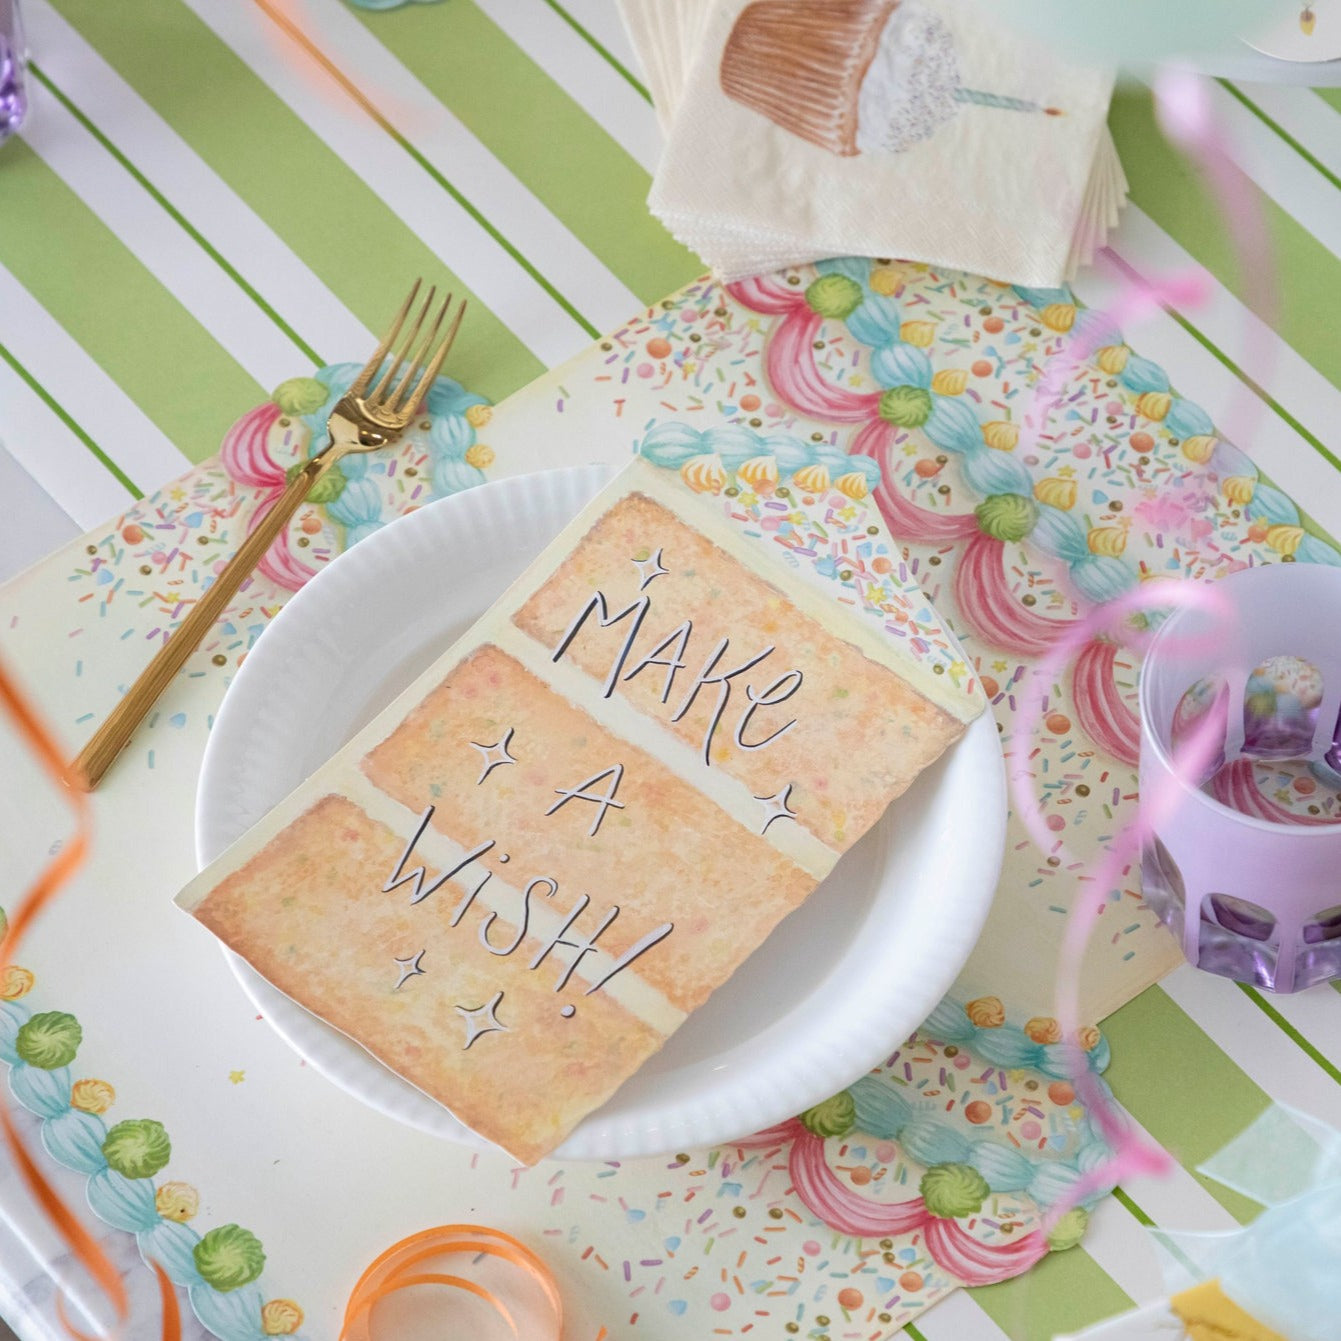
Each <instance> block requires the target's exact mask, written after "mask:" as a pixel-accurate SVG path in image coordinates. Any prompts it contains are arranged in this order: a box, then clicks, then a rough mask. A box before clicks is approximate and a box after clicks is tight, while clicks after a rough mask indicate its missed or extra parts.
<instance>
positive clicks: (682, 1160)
mask: <svg viewBox="0 0 1341 1341" xmlns="http://www.w3.org/2000/svg"><path fill="white" fill-rule="evenodd" d="M675 1162H676V1163H677V1164H688V1163H689V1156H688V1155H686V1154H684V1153H683V1152H681V1153H680V1154H678V1155H676V1156H675Z"/></svg>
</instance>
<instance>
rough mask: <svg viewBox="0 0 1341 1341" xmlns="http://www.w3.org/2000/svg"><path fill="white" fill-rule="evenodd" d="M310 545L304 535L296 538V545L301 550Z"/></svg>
mask: <svg viewBox="0 0 1341 1341" xmlns="http://www.w3.org/2000/svg"><path fill="white" fill-rule="evenodd" d="M311 543H312V542H311V541H310V540H309V539H308V538H307V537H306V536H305V535H300V536H299V537H298V544H299V546H300V547H301V548H302V549H306V548H307V547H308V546H309V545H310V544H311Z"/></svg>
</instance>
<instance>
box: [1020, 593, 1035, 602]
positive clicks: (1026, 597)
mask: <svg viewBox="0 0 1341 1341" xmlns="http://www.w3.org/2000/svg"><path fill="white" fill-rule="evenodd" d="M1020 599H1021V600H1022V601H1023V602H1024V603H1025V605H1037V604H1038V597H1037V596H1035V595H1034V594H1033V592H1029V593H1027V594H1026V595H1024V596H1022V597H1021V598H1020Z"/></svg>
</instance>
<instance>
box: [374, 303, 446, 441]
mask: <svg viewBox="0 0 1341 1341" xmlns="http://www.w3.org/2000/svg"><path fill="white" fill-rule="evenodd" d="M451 305H452V295H451V294H450V293H449V294H448V295H447V297H446V298H444V299H443V303H442V306H441V307H440V308H439V309H438V317H437V320H436V321H435V322H434V323H433V328H432V329H431V330H430V331H429V332H428V334H427V335H426V336H425V337H424V342H423V344H421V345H420V346H419V350H418V353H417V354H416V355H415V359H414V362H413V363H412V364H411V365H410V366H409V367H408V368H406V370H405V376H404V377H402V378H401V380H400V382H399V383H398V384H397V386H396V389H395V391H393V392H392V393H391V395H390V396H389V397H388V404H389V406H390V408H391V410H392V412H393V413H395V414H403V413H408V412H409V411H410V410H411V409H412V408H413V406H414V405H416V404H417V403H418V402H417V401H408V400H406V399H405V397H406V396H407V394H408V393H409V390H410V388H411V387H412V386H413V385H414V383H415V381H416V379H417V378H418V377H419V374H420V372H421V371H422V370H423V367H424V362H425V360H426V359H427V358H428V355H429V351H430V350H431V349H432V348H433V346H434V345H435V343H436V342H437V339H438V332H439V331H440V330H441V329H442V323H443V319H444V318H445V317H446V315H447V313H448V311H449V310H450V308H451Z"/></svg>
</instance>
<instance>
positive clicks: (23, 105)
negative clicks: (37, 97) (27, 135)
mask: <svg viewBox="0 0 1341 1341" xmlns="http://www.w3.org/2000/svg"><path fill="white" fill-rule="evenodd" d="M26 59H27V49H26V48H25V46H24V42H23V22H22V19H21V17H20V15H19V0H0V142H3V141H4V140H6V139H8V138H9V136H10V135H12V134H14V133H15V132H16V131H17V130H18V129H19V127H20V126H21V125H22V124H23V118H24V117H25V116H26V115H27V112H28V94H27V90H26V88H25V86H24V79H25V75H26V71H25V69H24V66H25V63H26Z"/></svg>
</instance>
